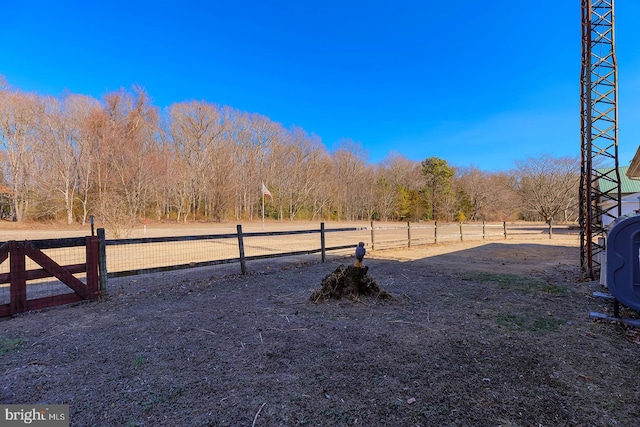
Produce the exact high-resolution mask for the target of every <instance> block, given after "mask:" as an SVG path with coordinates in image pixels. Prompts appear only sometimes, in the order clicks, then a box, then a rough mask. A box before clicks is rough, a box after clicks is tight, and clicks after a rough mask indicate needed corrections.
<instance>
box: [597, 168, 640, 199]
mask: <svg viewBox="0 0 640 427" xmlns="http://www.w3.org/2000/svg"><path fill="white" fill-rule="evenodd" d="M609 170H611V169H609V168H598V171H602V172H603V173H605V172H607V171H609ZM618 170H619V172H620V193H621V194H631V193H640V180H637V179H629V176H628V175H627V171H628V170H629V166H620V167H618ZM598 186H599V187H600V191H602V192H607V191H611V190H612V189H613V187H614V183H612V182H611V181H607V180H604V179H599V180H598Z"/></svg>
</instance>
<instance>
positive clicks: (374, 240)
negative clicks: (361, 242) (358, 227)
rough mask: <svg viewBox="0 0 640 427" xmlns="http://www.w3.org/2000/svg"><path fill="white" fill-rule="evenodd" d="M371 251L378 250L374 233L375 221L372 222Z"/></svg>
mask: <svg viewBox="0 0 640 427" xmlns="http://www.w3.org/2000/svg"><path fill="white" fill-rule="evenodd" d="M371 250H372V251H375V250H376V239H375V233H374V232H373V221H371Z"/></svg>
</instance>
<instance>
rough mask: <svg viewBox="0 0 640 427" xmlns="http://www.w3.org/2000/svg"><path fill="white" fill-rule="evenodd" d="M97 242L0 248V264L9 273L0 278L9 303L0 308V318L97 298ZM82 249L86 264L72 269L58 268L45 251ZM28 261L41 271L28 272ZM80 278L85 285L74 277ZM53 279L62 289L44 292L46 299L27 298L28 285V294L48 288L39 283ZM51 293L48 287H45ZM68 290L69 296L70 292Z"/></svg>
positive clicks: (76, 240) (23, 243)
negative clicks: (81, 277)
mask: <svg viewBox="0 0 640 427" xmlns="http://www.w3.org/2000/svg"><path fill="white" fill-rule="evenodd" d="M99 244H100V241H99V239H98V238H97V237H86V238H74V239H52V240H31V241H26V240H25V241H9V242H5V243H2V244H0V264H2V263H4V262H5V261H7V260H9V272H8V273H2V274H0V286H2V287H3V288H4V289H3V290H4V291H5V292H6V288H7V285H8V287H9V302H8V303H5V304H0V316H10V315H13V314H17V313H22V312H25V311H31V310H40V309H43V308H46V307H52V306H56V305H62V304H69V303H72V302H78V301H82V300H91V299H95V298H97V296H98V295H99V294H100V291H99V280H98V271H99V269H98V251H99ZM79 246H84V247H85V262H83V263H79V264H71V265H60V263H59V262H57V261H55V260H54V259H52V258H51V257H50V256H48V255H47V254H45V253H44V252H43V250H46V249H60V248H73V247H79ZM27 259H30V260H31V261H33V263H35V264H37V265H39V266H40V267H41V268H35V269H29V268H28V267H27ZM77 274H82V276H84V279H85V282H83V281H82V280H81V279H80V278H77V277H76V276H75V275H77ZM51 277H53V278H55V279H57V281H59V282H61V283H62V284H64V285H65V286H63V287H56V291H54V292H47V295H46V296H41V297H37V296H38V293H37V292H31V293H33V295H35V296H36V297H34V298H29V295H28V294H29V292H28V289H27V282H33V283H30V284H29V287H30V290H36V289H37V288H43V287H45V286H47V285H45V283H47V282H46V281H42V279H46V278H51ZM48 288H49V289H51V287H50V286H48ZM69 290H71V292H69Z"/></svg>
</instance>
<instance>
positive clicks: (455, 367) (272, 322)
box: [0, 237, 640, 426]
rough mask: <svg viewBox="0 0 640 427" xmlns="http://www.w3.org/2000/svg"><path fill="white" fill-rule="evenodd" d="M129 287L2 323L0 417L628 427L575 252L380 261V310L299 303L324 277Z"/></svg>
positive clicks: (167, 281) (510, 246) (632, 378)
mask: <svg viewBox="0 0 640 427" xmlns="http://www.w3.org/2000/svg"><path fill="white" fill-rule="evenodd" d="M350 262H351V260H350V259H349V258H346V259H334V260H332V261H330V262H327V263H325V264H310V265H301V266H299V267H298V268H287V269H278V268H274V265H273V264H271V265H269V269H268V270H267V269H266V268H264V269H262V268H260V269H258V268H256V267H254V268H253V272H252V274H249V275H244V276H241V275H228V276H222V275H214V276H213V277H211V278H210V279H207V280H199V281H193V280H191V279H190V277H189V273H188V272H186V273H184V274H183V275H175V274H165V275H154V276H140V277H138V278H137V279H136V282H135V284H131V285H129V286H126V287H122V288H120V289H119V290H117V291H116V290H114V291H112V292H110V294H109V295H108V296H107V297H105V298H104V299H102V300H101V301H99V302H93V303H84V304H78V305H75V306H67V307H62V308H56V309H51V310H46V311H42V312H34V313H27V314H24V315H20V316H17V317H15V318H12V319H8V320H4V321H2V322H0V372H1V375H0V380H1V384H2V386H1V388H0V402H2V403H5V404H10V403H50V404H69V405H70V411H71V424H72V425H76V426H93V425H95V426H152V425H153V426H160V425H162V426H254V425H255V426H296V425H310V426H349V425H364V426H384V425H388V426H436V425H437V426H499V425H501V426H580V425H582V426H611V425H618V426H632V425H636V423H637V418H638V414H640V381H639V380H638V378H637V373H638V372H640V361H639V358H638V351H639V347H638V345H637V344H635V343H634V342H633V340H629V339H627V337H628V336H629V334H628V332H629V331H628V330H627V329H626V328H625V327H623V326H620V325H617V324H611V323H604V322H596V321H593V320H591V319H590V318H589V317H588V313H589V311H590V310H599V311H604V310H607V309H608V308H609V307H608V306H607V303H606V302H603V301H599V300H595V299H593V298H592V297H591V293H592V291H594V290H600V289H599V286H598V285H597V284H595V283H589V282H587V283H585V282H582V281H581V280H580V272H579V267H578V264H579V249H578V241H577V238H576V237H573V238H571V237H565V238H561V237H558V238H556V237H554V239H552V240H537V241H533V242H527V243H523V242H515V241H496V242H485V243H482V242H475V243H456V244H447V245H431V246H426V247H423V248H415V249H411V250H408V249H407V250H394V251H379V252H377V253H370V254H369V255H368V256H367V258H365V263H366V264H367V265H368V266H369V270H368V274H369V275H370V276H371V277H372V278H374V279H375V282H376V283H377V284H378V285H379V286H380V288H382V289H384V290H385V291H388V292H389V293H390V294H391V295H392V297H393V298H392V299H389V300H380V299H378V298H376V297H362V298H358V299H357V301H355V302H354V301H353V300H351V299H344V298H343V299H340V300H328V301H323V302H318V303H313V302H312V301H310V296H311V295H312V293H313V292H314V291H316V290H317V289H318V288H319V287H320V286H321V281H322V280H323V278H325V277H326V276H327V275H328V274H329V273H331V272H332V271H334V270H335V269H336V268H337V267H338V266H339V265H340V264H348V263H350Z"/></svg>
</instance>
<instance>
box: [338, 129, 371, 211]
mask: <svg viewBox="0 0 640 427" xmlns="http://www.w3.org/2000/svg"><path fill="white" fill-rule="evenodd" d="M365 169H366V155H365V153H364V151H363V150H362V146H361V145H360V144H357V143H355V142H353V141H352V140H349V139H345V140H342V141H340V142H339V147H338V149H337V150H335V151H334V153H333V174H332V177H331V178H332V179H331V184H332V186H333V189H334V191H333V194H334V195H335V197H336V198H335V199H334V200H335V203H336V205H337V206H336V207H337V208H338V212H337V213H338V218H343V219H346V220H347V221H354V220H357V219H362V218H361V217H360V218H359V214H360V213H361V212H360V210H361V206H362V205H360V204H359V202H360V201H361V200H362V195H361V191H362V189H363V188H364V187H365V186H366V185H367V182H366V181H365Z"/></svg>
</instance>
